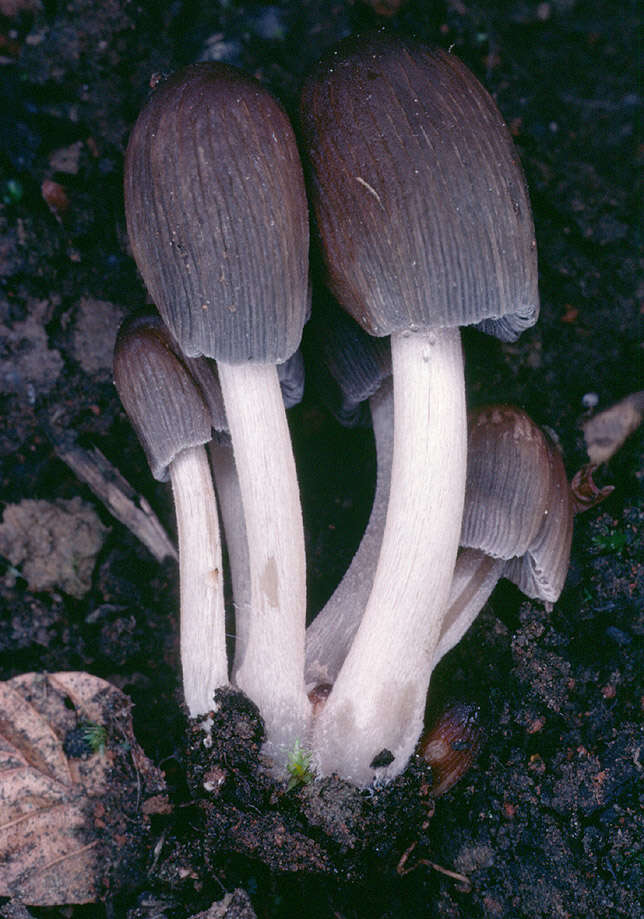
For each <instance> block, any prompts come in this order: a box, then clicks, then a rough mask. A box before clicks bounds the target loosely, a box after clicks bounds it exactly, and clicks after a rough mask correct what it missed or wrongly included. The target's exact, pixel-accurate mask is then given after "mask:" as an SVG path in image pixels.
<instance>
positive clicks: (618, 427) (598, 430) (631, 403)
mask: <svg viewBox="0 0 644 919" xmlns="http://www.w3.org/2000/svg"><path fill="white" fill-rule="evenodd" d="M642 418H644V390H642V391H640V392H634V393H630V395H628V396H626V398H624V399H622V400H621V401H620V402H617V403H616V404H615V405H611V406H610V408H607V409H604V411H603V412H599V414H597V415H594V416H593V417H592V418H589V419H588V421H585V422H584V438H585V440H586V449H587V450H588V456H589V458H590V461H591V463H596V464H597V465H599V464H600V463H607V462H608V460H609V459H610V458H611V456H613V454H614V453H616V452H617V451H618V450H619V448H620V447H621V446H622V444H623V443H624V441H625V440H626V438H627V437H629V436H630V435H631V434H632V433H633V432H634V431H636V430H637V429H638V427H639V426H640V424H641V423H642Z"/></svg>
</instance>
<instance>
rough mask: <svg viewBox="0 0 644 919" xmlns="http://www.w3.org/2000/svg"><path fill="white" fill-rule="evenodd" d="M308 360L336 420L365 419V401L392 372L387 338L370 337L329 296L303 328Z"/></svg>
mask: <svg viewBox="0 0 644 919" xmlns="http://www.w3.org/2000/svg"><path fill="white" fill-rule="evenodd" d="M303 345H304V348H305V350H306V354H307V366H308V368H309V372H310V375H311V377H312V379H313V383H314V386H315V388H316V389H317V391H318V393H319V395H320V398H321V399H322V401H323V402H324V403H325V405H326V406H327V407H328V408H329V410H330V411H332V412H333V414H334V415H335V416H336V418H337V419H338V421H340V423H341V424H344V425H346V426H347V427H353V426H355V425H357V424H367V425H368V424H370V423H371V419H370V415H369V411H368V410H367V409H365V406H364V403H365V402H366V400H367V399H369V398H370V397H371V396H373V395H374V393H376V392H377V391H378V390H379V389H380V386H381V385H382V383H383V381H384V380H386V379H387V377H390V376H391V353H390V348H389V342H388V341H386V340H383V339H378V338H373V337H372V336H370V335H367V333H366V332H365V331H364V330H363V329H362V327H361V326H359V325H358V324H357V323H356V322H355V321H354V320H353V319H352V318H351V317H350V316H348V315H347V314H346V313H345V312H344V311H343V310H342V309H341V308H340V306H339V305H338V304H337V303H336V302H335V301H334V300H333V299H332V298H331V297H330V296H327V297H326V298H320V300H319V302H318V303H316V308H315V309H314V310H313V313H312V316H311V319H310V321H309V322H308V323H307V325H306V328H305V330H304V342H303Z"/></svg>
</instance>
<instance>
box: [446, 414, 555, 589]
mask: <svg viewBox="0 0 644 919" xmlns="http://www.w3.org/2000/svg"><path fill="white" fill-rule="evenodd" d="M572 519H573V510H572V501H571V495H570V489H569V486H568V481H567V478H566V471H565V468H564V465H563V460H562V459H561V454H560V453H559V451H558V450H557V448H556V447H555V446H554V445H553V444H552V443H551V442H550V441H549V440H548V438H547V437H546V436H545V434H544V433H543V432H542V431H541V429H540V428H539V427H537V425H536V424H535V423H534V422H533V421H532V419H531V418H530V417H529V416H528V415H526V414H525V412H523V411H521V410H520V409H518V408H515V407H514V406H511V405H489V406H482V407H480V408H478V409H476V410H474V411H472V412H471V413H470V416H469V424H468V470H467V484H466V489H465V509H464V512H463V522H462V529H461V539H460V542H461V545H462V546H466V547H469V548H473V549H480V550H481V551H483V552H485V553H486V554H487V555H490V556H492V557H493V558H499V559H507V560H508V563H507V565H506V567H505V569H504V572H503V574H504V577H507V578H509V579H510V580H512V581H514V583H515V584H516V585H517V586H518V587H519V588H520V590H521V591H522V592H523V593H524V594H526V596H529V597H532V598H539V599H541V600H546V601H549V602H553V601H554V600H556V599H557V598H558V597H559V594H560V593H561V590H562V588H563V584H564V581H565V579H566V573H567V571H568V563H569V558H570V544H571V539H572Z"/></svg>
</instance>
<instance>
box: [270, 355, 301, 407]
mask: <svg viewBox="0 0 644 919" xmlns="http://www.w3.org/2000/svg"><path fill="white" fill-rule="evenodd" d="M277 376H278V377H279V381H280V387H281V390H282V399H284V407H285V408H293V406H294V405H298V404H299V403H300V402H301V401H302V398H303V396H304V382H305V371H304V358H303V356H302V352H301V351H300V349H299V348H298V349H297V351H295V352H294V353H293V354H292V355H291V356H290V357H289V359H288V360H287V361H284V363H283V364H280V365H279V367H278V368H277Z"/></svg>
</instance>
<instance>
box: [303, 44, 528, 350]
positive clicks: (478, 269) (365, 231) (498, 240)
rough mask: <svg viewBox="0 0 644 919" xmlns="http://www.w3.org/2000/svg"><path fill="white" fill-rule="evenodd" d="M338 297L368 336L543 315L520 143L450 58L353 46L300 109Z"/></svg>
mask: <svg viewBox="0 0 644 919" xmlns="http://www.w3.org/2000/svg"><path fill="white" fill-rule="evenodd" d="M301 119H302V127H303V135H304V139H305V147H306V149H307V153H308V157H309V160H310V164H311V167H312V169H311V173H312V176H311V194H312V201H313V206H314V210H315V215H316V219H317V225H318V229H319V234H320V237H321V242H322V248H323V254H324V258H325V262H326V267H327V271H328V276H329V284H330V287H331V289H332V290H333V292H334V294H335V296H336V297H337V298H338V300H339V302H340V303H341V304H342V306H343V307H344V308H345V309H346V310H348V312H350V313H351V315H352V316H353V317H354V319H356V320H357V321H358V322H359V323H360V324H361V325H362V326H363V327H364V328H365V329H366V330H367V331H368V332H369V333H370V334H372V335H389V334H391V333H392V332H398V331H403V330H404V329H407V328H411V329H415V328H418V327H420V328H433V327H453V326H460V325H469V324H473V323H479V324H482V325H483V328H484V330H485V331H487V332H491V333H492V334H495V335H497V336H498V337H500V338H503V339H506V340H513V339H514V338H516V337H517V336H518V335H519V334H520V333H521V331H523V329H525V328H527V327H529V326H531V325H533V324H534V322H536V319H537V316H538V308H539V307H538V303H539V301H538V291H537V254H536V243H535V239H534V227H533V223H532V215H531V210H530V203H529V200H528V194H527V190H526V186H525V181H524V177H523V173H522V170H521V166H520V164H519V161H518V158H517V154H516V151H515V149H514V146H513V143H512V138H511V136H510V133H509V131H508V129H507V127H506V125H505V124H504V122H503V119H502V117H501V115H500V113H499V111H498V109H497V107H496V105H495V104H494V102H493V101H492V99H491V98H490V96H489V95H488V93H487V92H486V91H485V89H484V88H483V87H482V86H481V84H480V83H479V82H478V80H477V79H476V78H475V77H474V76H473V74H472V73H471V72H470V71H469V70H468V69H467V68H466V67H465V66H464V65H463V64H462V63H461V62H460V61H459V60H458V58H456V57H454V56H453V55H451V54H448V53H446V52H445V51H443V50H442V49H440V48H432V47H426V46H424V45H421V44H417V43H415V42H413V41H409V40H402V39H399V38H395V37H389V36H383V35H380V34H378V35H374V36H372V37H370V38H368V39H364V38H362V39H360V38H358V39H353V38H352V39H349V40H348V41H347V42H345V43H343V44H342V45H341V46H340V48H339V49H338V50H337V51H336V52H335V53H334V54H332V55H329V56H328V57H327V58H325V59H324V60H323V61H322V62H321V63H320V64H319V65H318V66H317V68H316V70H315V71H314V73H313V74H312V76H311V77H310V79H309V80H308V81H307V83H306V85H305V87H304V91H303V95H302V102H301Z"/></svg>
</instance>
